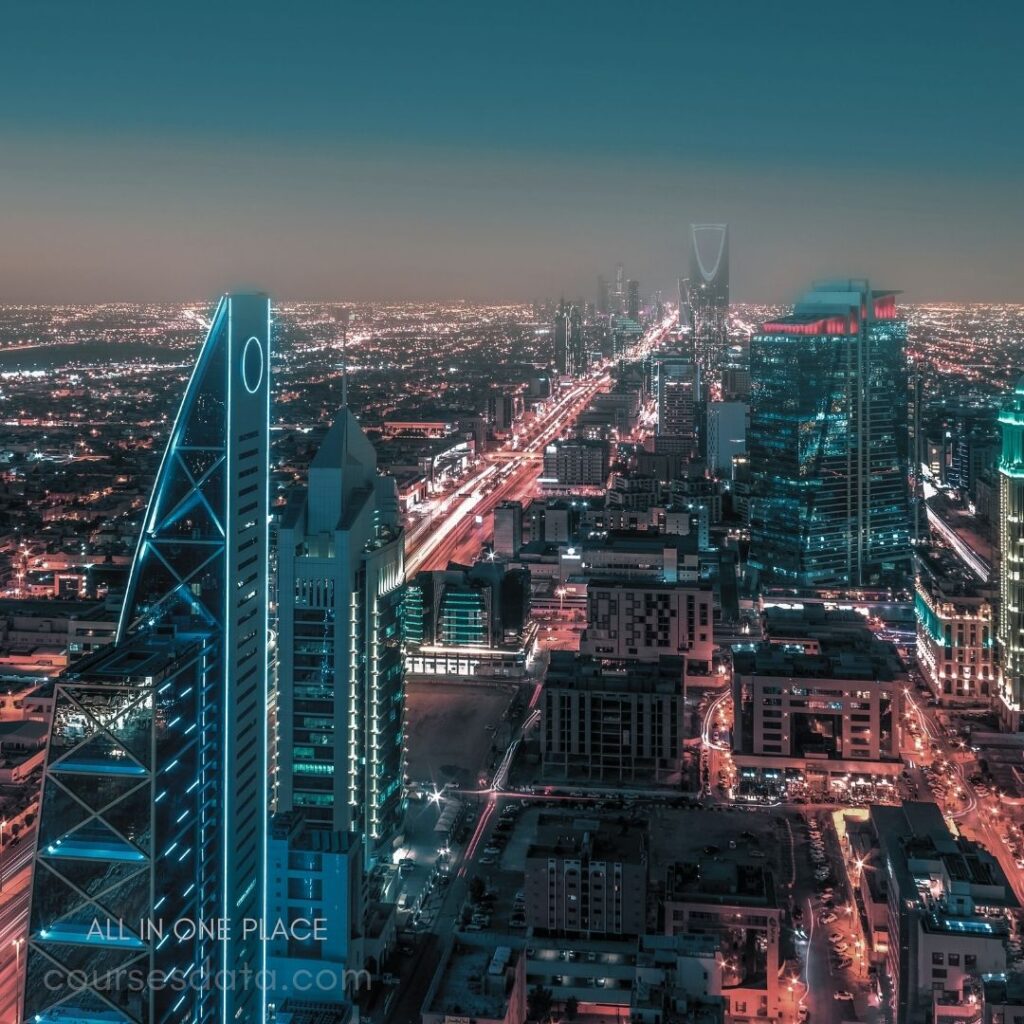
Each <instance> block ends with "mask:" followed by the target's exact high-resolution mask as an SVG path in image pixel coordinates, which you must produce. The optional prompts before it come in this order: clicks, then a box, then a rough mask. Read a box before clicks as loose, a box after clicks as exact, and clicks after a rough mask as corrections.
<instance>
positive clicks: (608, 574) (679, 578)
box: [579, 530, 700, 583]
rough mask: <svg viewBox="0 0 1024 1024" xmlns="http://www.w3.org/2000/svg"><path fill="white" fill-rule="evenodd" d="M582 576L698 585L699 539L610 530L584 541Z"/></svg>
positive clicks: (679, 535) (649, 531) (581, 564)
mask: <svg viewBox="0 0 1024 1024" xmlns="http://www.w3.org/2000/svg"><path fill="white" fill-rule="evenodd" d="M579 572H580V573H582V574H583V575H585V576H586V577H588V579H590V580H604V579H629V580H654V581H656V582H658V581H660V582H662V583H696V582H697V579H698V577H699V575H700V556H699V552H698V535H697V534H696V533H685V534H679V533H673V534H669V533H658V532H654V531H651V530H609V531H607V532H606V533H604V534H602V535H601V536H597V537H594V538H592V539H588V540H586V541H584V543H583V548H582V558H581V563H580V568H579Z"/></svg>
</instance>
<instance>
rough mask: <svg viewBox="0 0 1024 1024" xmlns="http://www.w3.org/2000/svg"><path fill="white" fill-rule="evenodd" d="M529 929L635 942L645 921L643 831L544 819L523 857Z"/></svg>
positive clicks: (644, 849) (642, 929)
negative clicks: (630, 936)
mask: <svg viewBox="0 0 1024 1024" xmlns="http://www.w3.org/2000/svg"><path fill="white" fill-rule="evenodd" d="M525 894H526V921H527V925H528V926H529V927H531V928H533V929H534V931H540V932H543V933H545V934H549V935H578V936H585V937H598V936H622V935H632V936H637V935H640V934H642V933H643V932H644V931H645V925H646V919H647V842H646V836H645V833H644V831H643V829H642V828H640V827H637V826H634V827H632V828H630V827H628V826H625V827H622V828H620V827H618V826H614V825H610V824H608V823H606V822H602V821H599V820H597V819H593V820H586V819H577V820H573V819H570V818H566V817H562V816H550V817H549V816H544V817H542V818H541V821H540V822H539V824H538V826H537V836H536V840H535V841H534V842H533V843H532V844H531V846H530V847H529V849H528V850H527V853H526V887H525Z"/></svg>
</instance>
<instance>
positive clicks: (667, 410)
mask: <svg viewBox="0 0 1024 1024" xmlns="http://www.w3.org/2000/svg"><path fill="white" fill-rule="evenodd" d="M657 370H658V377H657V388H658V438H659V440H660V441H661V442H662V443H661V445H660V447H661V448H662V449H663V450H664V449H665V447H666V446H665V439H672V440H674V441H676V442H678V444H677V446H676V448H675V450H676V451H677V452H679V453H680V454H684V455H686V456H687V457H688V458H693V457H694V456H696V454H697V449H698V428H699V412H700V403H701V394H700V370H699V368H698V367H697V364H696V363H695V362H694V361H693V360H692V359H689V358H687V357H686V356H681V355H663V356H661V357H659V358H658V361H657Z"/></svg>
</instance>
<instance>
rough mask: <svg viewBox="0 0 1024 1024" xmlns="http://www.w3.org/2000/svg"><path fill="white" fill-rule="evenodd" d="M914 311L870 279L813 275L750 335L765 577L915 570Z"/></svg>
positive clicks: (756, 540)
mask: <svg viewBox="0 0 1024 1024" xmlns="http://www.w3.org/2000/svg"><path fill="white" fill-rule="evenodd" d="M906 336H907V325H906V321H904V320H900V319H898V317H897V315H896V300H895V293H894V292H891V291H872V290H871V289H870V287H869V286H868V283H867V281H825V282H819V283H816V284H815V287H814V290H813V291H811V292H809V293H808V294H807V295H805V296H804V297H803V299H802V300H801V301H800V302H799V303H797V306H796V309H795V311H794V313H793V315H792V316H787V317H782V318H780V319H778V320H773V321H770V322H769V323H766V324H764V325H762V327H761V330H760V331H759V332H758V333H757V334H755V335H754V337H753V339H752V340H751V346H750V361H751V378H752V387H753V397H752V410H751V424H750V438H749V451H750V464H751V473H752V482H753V488H754V497H753V500H752V502H751V512H750V564H751V566H752V567H754V568H756V569H758V570H759V571H760V573H761V576H762V578H763V579H765V580H766V581H770V582H777V583H788V584H795V585H799V586H818V585H824V584H835V583H839V584H852V585H862V584H868V583H871V582H872V581H873V580H877V579H881V578H882V577H885V576H887V575H890V574H893V573H895V574H898V573H909V571H910V537H909V522H910V520H909V508H908V493H907V474H908V465H907V458H908V453H907V368H906V359H905V353H904V347H905V344H906Z"/></svg>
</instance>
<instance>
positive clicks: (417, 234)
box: [0, 0, 1024, 303]
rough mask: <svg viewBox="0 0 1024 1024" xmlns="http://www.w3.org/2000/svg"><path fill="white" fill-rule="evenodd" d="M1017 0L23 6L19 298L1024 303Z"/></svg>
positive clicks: (7, 22) (14, 212) (13, 258)
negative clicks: (261, 295)
mask: <svg viewBox="0 0 1024 1024" xmlns="http://www.w3.org/2000/svg"><path fill="white" fill-rule="evenodd" d="M1022 32H1024V9H1022V8H1021V7H1020V6H1019V5H1017V4H1014V3H1009V2H999V3H990V4H980V5H968V4H964V3H943V2H933V3H923V2H921V3H919V2H908V3H875V2H867V3H850V4H834V3H821V2H818V3H804V2H788V0H786V2H777V3H764V2H754V0H750V2H740V0H721V2H713V0H703V2H701V3H691V2H688V0H677V2H626V0H621V2H617V3H610V2H605V0H588V2H575V0H564V2H559V0H548V2H538V3H532V2H521V3H485V2H480V0H477V2H457V0H456V2H444V0H437V2H427V0H423V2H386V0H382V2H376V3H374V2H362V3H353V2H338V3H328V2H326V0H323V2H312V3H293V4H284V3H279V2H278V3H265V2H253V3H246V4H228V3H211V2H194V3H193V2H178V3H175V4H139V3H137V2H136V3H126V2H121V0H111V2H106V3H102V4H92V3H83V2H81V0H77V2H71V0H69V2H59V3H57V2H47V0H37V2H34V3H29V4H16V5H9V6H8V7H7V8H6V9H5V16H4V26H3V30H2V36H3V41H2V42H0V62H2V63H0V67H2V68H3V80H4V99H3V101H2V102H0V132H2V136H0V137H2V139H3V143H2V147H0V197H2V202H0V302H8V303H14V302H58V303H59V302H72V301H80V302H93V301H95V302H99V301H112V300H126V301H136V300H138V301H144V300H153V301H176V300H191V299H197V298H208V297H209V296H211V295H214V294H216V293H218V292H220V291H223V290H225V289H228V288H231V287H235V286H239V285H258V286H260V287H262V288H265V289H267V290H269V291H270V292H271V293H272V294H273V295H274V296H275V297H277V298H280V299H282V300H287V299H342V298H345V299H354V300H402V299H409V300H420V299H431V298H437V299H454V298H466V299H472V300H482V301H492V300H493V301H503V300H528V299H532V298H542V297H546V296H555V297H557V296H558V295H560V294H563V293H564V294H566V295H570V296H581V297H583V298H586V299H590V300H592V299H593V298H594V294H595V279H596V276H597V274H598V273H604V274H605V275H606V276H609V277H611V276H612V275H613V271H614V264H615V262H616V261H617V260H621V261H622V262H623V263H624V264H625V266H626V272H627V274H628V276H630V277H637V278H639V280H640V282H641V289H642V291H643V292H645V293H649V292H650V290H652V289H654V288H663V289H666V290H668V289H674V282H675V278H676V276H677V275H679V274H680V273H684V272H685V268H686V242H687V237H686V236H687V231H686V228H687V225H688V223H689V222H690V221H693V220H696V221H717V220H724V221H728V223H729V224H730V228H731V231H732V239H731V257H732V282H733V298H734V299H736V300H739V301H743V300H749V301H757V300H764V301H778V302H784V301H788V300H791V299H792V298H793V297H794V296H795V294H796V293H797V292H798V291H799V290H801V289H802V288H803V287H804V286H805V285H807V284H808V283H809V281H810V280H811V279H812V278H813V277H822V276H830V275H869V276H870V277H871V278H872V279H873V280H875V281H877V282H878V283H879V284H884V285H887V286H891V287H895V288H901V289H903V291H904V293H905V296H906V298H907V299H910V300H913V301H931V300H940V301H941V300H950V301H961V300H993V301H1024V126H1022V121H1024V118H1022V114H1021V111H1022V108H1024V71H1022V68H1021V62H1020V57H1019V53H1020V50H1019V47H1020V39H1021V36H1022Z"/></svg>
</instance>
